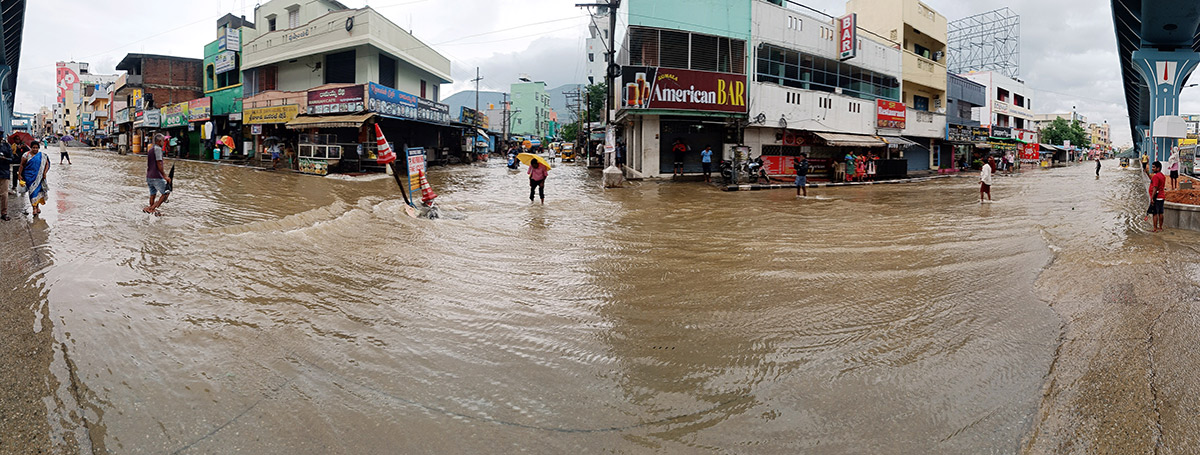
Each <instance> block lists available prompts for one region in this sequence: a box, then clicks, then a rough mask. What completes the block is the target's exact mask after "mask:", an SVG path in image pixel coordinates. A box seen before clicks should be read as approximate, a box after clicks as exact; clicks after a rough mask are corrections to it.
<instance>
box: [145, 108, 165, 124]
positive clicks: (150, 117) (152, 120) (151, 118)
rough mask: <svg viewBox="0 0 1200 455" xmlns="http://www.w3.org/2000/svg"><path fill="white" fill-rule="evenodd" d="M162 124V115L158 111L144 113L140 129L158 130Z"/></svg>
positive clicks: (152, 110)
mask: <svg viewBox="0 0 1200 455" xmlns="http://www.w3.org/2000/svg"><path fill="white" fill-rule="evenodd" d="M161 124H162V114H161V113H160V112H159V111H158V109H151V110H149V111H146V115H145V116H144V117H143V118H142V127H144V128H158V127H159V125H161Z"/></svg>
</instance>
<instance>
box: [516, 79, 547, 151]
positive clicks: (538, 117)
mask: <svg viewBox="0 0 1200 455" xmlns="http://www.w3.org/2000/svg"><path fill="white" fill-rule="evenodd" d="M522 81H524V82H521V83H517V84H512V85H511V86H510V87H509V90H510V91H511V92H512V114H511V119H512V122H511V126H510V127H509V130H510V131H512V134H515V135H519V136H527V137H535V138H538V139H544V138H546V137H548V136H550V94H549V93H546V83H545V82H540V81H539V82H530V81H529V80H528V79H522Z"/></svg>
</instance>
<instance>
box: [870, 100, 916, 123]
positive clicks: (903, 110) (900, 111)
mask: <svg viewBox="0 0 1200 455" xmlns="http://www.w3.org/2000/svg"><path fill="white" fill-rule="evenodd" d="M907 117H908V107H907V106H905V105H904V103H901V102H899V101H887V100H875V119H876V125H875V126H878V127H879V128H893V129H898V130H902V129H904V126H905V125H906V123H905V119H906V118H907Z"/></svg>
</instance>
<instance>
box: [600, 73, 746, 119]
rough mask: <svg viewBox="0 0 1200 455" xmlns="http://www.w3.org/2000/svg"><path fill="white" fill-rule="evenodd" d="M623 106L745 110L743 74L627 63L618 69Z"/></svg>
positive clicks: (713, 110) (723, 110) (725, 110)
mask: <svg viewBox="0 0 1200 455" xmlns="http://www.w3.org/2000/svg"><path fill="white" fill-rule="evenodd" d="M621 79H622V80H623V81H624V87H623V88H622V90H621V100H622V102H621V107H622V108H625V109H679V110H688V111H711V112H730V113H745V112H746V76H745V75H743V74H731V73H716V72H709V71H692V70H681V69H675V68H658V67H646V66H626V67H623V68H622V69H621Z"/></svg>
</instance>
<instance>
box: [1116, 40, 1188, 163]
mask: <svg viewBox="0 0 1200 455" xmlns="http://www.w3.org/2000/svg"><path fill="white" fill-rule="evenodd" d="M1132 60H1133V63H1134V65H1136V66H1137V69H1138V72H1140V73H1141V75H1142V78H1143V79H1144V80H1145V81H1146V85H1147V86H1148V87H1149V88H1150V123H1151V128H1150V129H1149V131H1150V134H1149V135H1147V137H1150V138H1151V139H1150V143H1151V144H1152V145H1153V146H1152V147H1151V148H1149V149H1147V150H1146V152H1147V154H1149V155H1150V161H1152V162H1153V161H1166V160H1167V158H1168V157H1169V156H1170V154H1171V148H1172V147H1174V146H1175V145H1177V144H1178V140H1177V139H1174V138H1165V137H1164V138H1156V137H1153V136H1154V128H1153V124H1154V120H1155V119H1157V118H1159V117H1162V116H1168V115H1172V116H1174V115H1179V94H1180V92H1182V91H1183V82H1184V81H1186V80H1187V78H1188V76H1189V75H1191V74H1192V70H1194V69H1196V64H1197V63H1200V53H1197V52H1193V51H1191V50H1190V49H1186V50H1178V51H1169V52H1168V51H1160V50H1157V49H1138V50H1136V51H1134V52H1133V59H1132Z"/></svg>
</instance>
